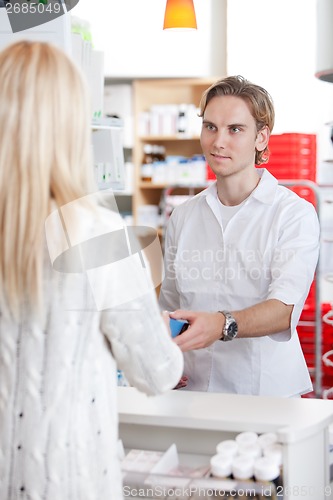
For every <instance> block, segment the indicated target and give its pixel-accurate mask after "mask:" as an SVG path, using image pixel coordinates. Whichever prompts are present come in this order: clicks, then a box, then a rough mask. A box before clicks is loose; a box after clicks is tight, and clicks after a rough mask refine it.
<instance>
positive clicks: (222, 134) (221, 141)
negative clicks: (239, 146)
mask: <svg viewBox="0 0 333 500" xmlns="http://www.w3.org/2000/svg"><path fill="white" fill-rule="evenodd" d="M227 143H228V133H227V131H226V130H224V129H220V130H218V131H217V132H216V134H215V136H214V142H213V145H214V148H216V149H220V148H221V149H224V148H225V147H226V145H227Z"/></svg>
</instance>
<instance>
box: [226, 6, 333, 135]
mask: <svg viewBox="0 0 333 500" xmlns="http://www.w3.org/2000/svg"><path fill="white" fill-rule="evenodd" d="M227 26H228V33H227V45H228V56H227V57H228V65H227V71H228V73H229V74H242V75H243V76H245V77H246V78H248V79H250V80H253V81H254V82H255V83H258V84H260V85H263V86H264V87H265V88H267V90H268V91H269V92H270V93H271V95H272V96H273V99H274V101H275V105H276V113H277V116H276V126H275V133H280V132H295V131H298V132H307V133H316V132H318V130H320V129H321V128H322V126H323V124H324V123H325V122H327V121H332V119H333V85H332V84H329V83H325V82H321V81H319V80H318V79H317V78H315V76H314V74H315V71H316V1H315V0H292V1H290V0H269V1H267V0H231V1H229V2H228V15H227Z"/></svg>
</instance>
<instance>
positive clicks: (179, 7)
mask: <svg viewBox="0 0 333 500" xmlns="http://www.w3.org/2000/svg"><path fill="white" fill-rule="evenodd" d="M163 29H164V30H166V29H197V20H196V17H195V10H194V5H193V0H167V3H166V8H165V15H164V25H163Z"/></svg>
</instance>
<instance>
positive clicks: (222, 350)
mask: <svg viewBox="0 0 333 500" xmlns="http://www.w3.org/2000/svg"><path fill="white" fill-rule="evenodd" d="M200 110H201V116H202V118H203V121H202V132H201V147H202V150H203V153H204V155H205V157H206V160H207V162H208V163H209V165H210V167H211V168H212V170H213V171H214V173H215V175H216V179H217V180H216V183H214V184H213V185H211V186H210V187H209V188H208V189H206V190H205V191H203V192H201V193H200V194H198V195H197V196H195V197H193V198H192V199H190V200H189V201H188V202H186V203H184V204H183V205H181V206H179V207H178V208H176V209H175V210H174V212H173V213H172V216H171V218H170V220H169V224H168V229H167V234H166V245H165V270H166V276H165V279H164V282H163V284H162V289H161V294H160V306H161V307H162V308H163V309H166V310H169V311H173V312H172V313H171V316H172V317H174V318H178V319H180V318H182V319H187V320H188V321H189V323H190V327H189V329H188V330H187V331H186V332H184V333H183V334H182V335H180V336H178V337H177V338H176V339H175V342H176V343H177V344H178V345H179V347H180V348H181V349H182V351H183V352H184V353H185V369H184V376H185V379H186V377H187V378H188V381H187V389H190V390H198V391H214V392H226V393H238V394H253V395H272V396H285V397H292V396H299V395H301V394H305V393H307V392H310V391H311V390H312V384H311V380H310V377H309V373H308V369H307V366H306V363H305V360H304V356H303V353H302V350H301V347H300V343H299V339H298V335H297V332H296V325H297V323H298V320H299V317H300V314H301V311H302V309H303V306H304V302H305V300H306V297H307V295H308V292H309V288H310V285H311V282H312V280H313V276H314V272H315V268H316V264H317V260H318V252H319V223H318V218H317V215H316V212H315V209H314V207H313V205H311V204H310V203H308V202H307V201H305V200H304V199H302V198H300V197H299V196H297V195H296V194H295V193H294V192H292V191H291V190H289V189H287V188H286V187H283V186H280V185H278V182H277V180H276V179H275V178H274V177H273V176H272V175H271V174H270V173H269V172H268V171H267V170H266V169H261V168H257V167H256V165H261V164H263V163H265V162H266V161H267V159H268V153H269V150H268V142H269V137H270V133H271V131H272V129H273V125H274V106H273V103H272V99H271V97H270V95H269V94H268V92H267V91H266V90H265V89H263V88H262V87H259V86H258V85H254V84H252V83H250V82H249V81H247V80H245V79H244V78H242V77H240V76H236V77H227V78H225V79H223V80H220V81H218V82H216V83H215V84H213V85H212V86H211V87H210V88H209V89H207V90H206V92H205V93H204V94H203V96H202V99H201V103H200ZM198 311H199V312H198Z"/></svg>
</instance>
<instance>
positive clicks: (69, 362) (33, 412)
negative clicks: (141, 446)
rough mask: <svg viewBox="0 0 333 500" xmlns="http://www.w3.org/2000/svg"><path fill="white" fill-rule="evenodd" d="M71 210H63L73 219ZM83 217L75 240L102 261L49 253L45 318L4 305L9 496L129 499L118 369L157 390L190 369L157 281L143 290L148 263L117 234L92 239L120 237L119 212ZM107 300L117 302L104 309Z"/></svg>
mask: <svg viewBox="0 0 333 500" xmlns="http://www.w3.org/2000/svg"><path fill="white" fill-rule="evenodd" d="M75 203H76V202H73V204H72V205H75ZM68 207H69V208H70V207H71V204H69V205H67V206H66V207H65V208H64V209H63V210H62V214H63V220H65V221H66V222H67V219H68V218H66V216H67V215H68V213H67V212H68V210H66V208H68ZM53 214H54V213H53ZM53 214H52V215H53ZM71 215H72V214H71ZM74 215H75V217H72V218H69V220H72V222H73V221H74V226H75V227H74V229H75V230H74V233H73V234H72V233H71V232H69V231H68V235H69V237H70V240H71V243H72V244H74V243H75V241H74V240H75V238H76V239H77V238H78V237H80V240H81V241H82V242H83V243H84V242H87V241H90V242H91V243H92V246H90V247H89V252H90V255H89V254H88V253H85V254H84V256H85V257H89V263H90V264H91V263H92V261H91V259H92V258H95V257H96V266H99V267H96V269H95V268H94V269H92V268H91V267H90V270H89V271H88V272H87V273H80V272H78V270H76V272H57V271H55V270H54V269H53V268H52V267H51V263H50V257H48V256H47V255H46V258H45V266H44V294H43V297H44V305H45V308H44V311H45V318H44V321H43V322H40V323H37V322H33V321H29V320H28V319H26V320H22V322H21V323H20V324H17V323H15V322H12V321H10V320H6V319H5V317H4V316H3V315H2V314H1V307H0V380H1V389H0V423H1V425H0V498H1V500H19V499H23V498H24V499H28V498H29V499H36V500H37V499H40V500H41V499H44V500H121V499H122V498H123V491H122V476H121V471H120V464H119V460H118V457H117V450H118V447H117V442H118V410H117V368H119V369H122V370H124V373H125V376H126V378H127V380H128V381H129V383H130V384H131V385H133V386H135V387H137V388H138V389H139V390H141V391H143V392H145V393H147V394H152V395H153V394H158V393H161V392H164V391H166V390H168V389H171V388H173V387H174V386H175V385H176V384H177V382H178V381H179V378H180V377H181V374H182V371H183V359H182V358H183V357H182V353H181V351H180V349H179V348H178V347H177V346H176V344H175V343H174V342H172V340H171V338H170V335H169V333H168V331H167V329H166V327H165V325H164V322H163V321H162V319H161V315H160V311H159V308H158V304H157V299H156V293H155V290H154V287H153V285H152V284H150V291H149V289H148V288H149V287H144V286H142V283H143V280H142V276H141V275H142V265H141V264H140V259H139V258H137V256H135V255H133V256H128V258H125V253H124V248H123V249H121V248H120V250H119V248H117V245H116V244H115V240H114V239H112V238H110V239H109V240H108V239H105V240H103V238H100V239H93V238H96V234H98V235H106V236H108V235H111V236H112V235H114V234H115V235H116V236H117V234H120V233H117V230H119V229H120V228H121V227H123V226H124V223H123V222H122V220H121V217H120V216H119V214H115V213H112V212H111V211H110V210H105V209H98V211H97V213H95V214H92V213H91V211H87V210H85V211H82V212H79V213H75V214H74ZM55 219H56V218H52V217H51V219H50V221H51V226H52V227H51V228H50V229H51V231H50V235H51V237H52V235H53V236H54V238H55V239H56V241H54V242H53V243H54V247H57V243H59V242H60V243H61V241H62V242H63V245H65V243H66V242H67V239H63V240H61V235H59V230H60V229H59V227H58V226H57V225H56V224H53V222H54V220H55ZM66 229H68V226H67V224H66ZM51 239H52V238H51ZM108 243H110V244H108ZM94 244H96V245H95V246H94ZM119 246H120V245H119ZM49 249H50V247H49ZM83 250H84V246H83V247H82V253H83ZM91 253H92V254H91ZM70 257H71V255H70V254H69V256H68V260H67V261H63V264H66V265H68V264H69V265H72V266H73V267H74V268H75V267H78V266H75V265H76V263H77V260H78V257H79V254H75V252H74V253H73V255H72V257H73V260H71V259H70ZM107 257H108V258H107ZM122 261H124V262H125V265H126V268H127V269H128V273H127V274H126V273H125V272H124V269H123V266H122V265H121V264H122ZM108 263H109V265H108ZM101 264H104V265H101ZM119 264H120V265H119ZM65 267H66V266H65ZM70 270H71V269H70V267H69V266H68V267H67V271H70ZM95 271H96V272H97V271H98V279H96V280H94V272H95ZM99 271H100V272H99ZM146 283H148V285H149V276H146ZM139 288H141V290H142V293H141V294H138V293H136V294H135V295H134V294H133V290H134V291H135V290H137V291H138V289H139ZM126 290H127V297H130V300H129V301H128V302H126V300H125V298H126ZM103 296H104V297H105V298H106V299H107V303H108V304H109V307H108V309H104V310H100V309H99V307H98V301H100V302H102V300H101V299H102V297H103Z"/></svg>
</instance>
